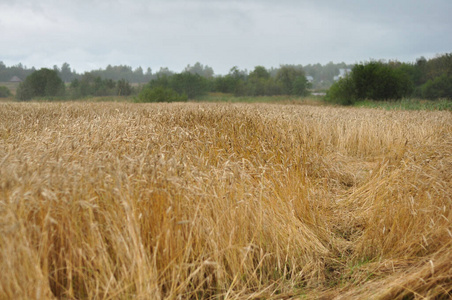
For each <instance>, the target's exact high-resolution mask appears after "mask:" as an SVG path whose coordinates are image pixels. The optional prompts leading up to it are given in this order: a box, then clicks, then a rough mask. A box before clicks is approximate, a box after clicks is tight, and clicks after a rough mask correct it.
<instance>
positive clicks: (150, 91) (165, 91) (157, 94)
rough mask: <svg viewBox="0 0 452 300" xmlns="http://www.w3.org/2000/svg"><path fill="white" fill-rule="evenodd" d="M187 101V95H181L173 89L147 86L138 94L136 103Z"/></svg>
mask: <svg viewBox="0 0 452 300" xmlns="http://www.w3.org/2000/svg"><path fill="white" fill-rule="evenodd" d="M187 99H188V97H187V95H186V94H182V95H181V94H179V93H177V92H176V91H175V90H173V89H171V88H167V87H163V86H156V87H153V88H152V87H149V86H147V87H145V88H144V89H143V90H142V91H141V92H140V93H139V94H138V97H137V98H136V99H135V102H183V101H187Z"/></svg>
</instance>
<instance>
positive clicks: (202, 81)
mask: <svg viewBox="0 0 452 300" xmlns="http://www.w3.org/2000/svg"><path fill="white" fill-rule="evenodd" d="M170 87H171V88H172V89H173V90H175V91H176V92H177V93H179V94H181V95H182V94H185V95H187V97H188V98H189V99H194V98H196V97H199V96H202V95H205V94H206V93H207V90H208V82H207V79H206V78H204V77H201V76H200V75H199V74H193V73H189V72H182V73H180V74H176V75H174V76H172V77H171V80H170Z"/></svg>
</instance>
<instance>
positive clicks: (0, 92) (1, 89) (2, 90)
mask: <svg viewBox="0 0 452 300" xmlns="http://www.w3.org/2000/svg"><path fill="white" fill-rule="evenodd" d="M8 97H11V91H10V90H9V89H8V88H7V87H6V86H0V98H8Z"/></svg>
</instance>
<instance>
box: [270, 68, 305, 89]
mask: <svg viewBox="0 0 452 300" xmlns="http://www.w3.org/2000/svg"><path fill="white" fill-rule="evenodd" d="M276 81H277V82H278V83H280V85H281V93H282V94H285V95H297V96H305V95H306V94H307V87H308V82H307V80H306V76H305V74H304V72H303V69H302V68H296V67H294V66H287V65H286V66H281V68H280V69H279V70H278V72H277V73H276Z"/></svg>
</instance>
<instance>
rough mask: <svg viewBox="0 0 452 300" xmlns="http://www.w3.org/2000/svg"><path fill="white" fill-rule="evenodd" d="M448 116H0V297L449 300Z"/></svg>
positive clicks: (1, 112) (95, 110)
mask: <svg viewBox="0 0 452 300" xmlns="http://www.w3.org/2000/svg"><path fill="white" fill-rule="evenodd" d="M451 154H452V117H451V113H450V112H395V111H393V112H387V111H381V110H367V109H350V108H332V107H313V106H312V107H311V106H295V105H270V104H266V105H264V104H255V105H246V104H237V105H232V104H187V103H185V104H177V103H173V104H152V105H151V104H145V105H137V104H124V103H59V104H53V103H26V104H21V103H1V104H0V167H1V168H0V269H1V270H2V272H0V298H1V299H20V298H22V299H49V298H63V299H166V298H168V299H245V298H246V299H249V298H261V299H271V298H273V299H280V298H292V297H293V298H297V297H300V296H304V297H306V298H325V299H327V298H344V299H350V298H355V299H365V298H374V299H407V298H408V299H409V298H428V299H433V298H441V297H443V298H448V297H451V296H452V273H451V269H452V248H451V246H452V225H451V221H452V213H451V208H452V199H451V197H452V196H451V195H452V188H451V187H452V182H451V181H452V175H451V174H452V157H451Z"/></svg>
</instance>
